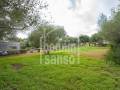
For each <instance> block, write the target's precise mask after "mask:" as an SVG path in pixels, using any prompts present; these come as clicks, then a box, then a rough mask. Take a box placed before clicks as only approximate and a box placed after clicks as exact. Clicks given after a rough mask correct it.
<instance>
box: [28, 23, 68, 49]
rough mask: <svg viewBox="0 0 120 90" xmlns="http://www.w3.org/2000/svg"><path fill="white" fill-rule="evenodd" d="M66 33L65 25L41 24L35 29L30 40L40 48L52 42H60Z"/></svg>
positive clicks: (34, 45)
mask: <svg viewBox="0 0 120 90" xmlns="http://www.w3.org/2000/svg"><path fill="white" fill-rule="evenodd" d="M65 35H66V32H65V30H64V28H63V27H60V26H53V25H47V26H40V27H39V28H38V30H35V31H33V32H32V33H31V34H30V36H29V40H30V42H31V45H32V46H33V47H36V48H39V47H40V46H46V45H50V44H56V43H58V42H59V41H60V40H61V38H63V37H64V36H65Z"/></svg>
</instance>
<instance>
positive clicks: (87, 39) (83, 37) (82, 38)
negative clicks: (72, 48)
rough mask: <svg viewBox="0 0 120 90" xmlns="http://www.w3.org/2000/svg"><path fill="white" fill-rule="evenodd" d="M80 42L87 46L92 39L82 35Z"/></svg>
mask: <svg viewBox="0 0 120 90" xmlns="http://www.w3.org/2000/svg"><path fill="white" fill-rule="evenodd" d="M79 40H80V43H83V44H86V43H87V42H89V40H90V38H89V36H87V35H81V36H80V37H79Z"/></svg>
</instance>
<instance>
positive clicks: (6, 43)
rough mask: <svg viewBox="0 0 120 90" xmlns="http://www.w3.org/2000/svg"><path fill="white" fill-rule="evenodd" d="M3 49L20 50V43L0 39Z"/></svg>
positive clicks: (0, 45)
mask: <svg viewBox="0 0 120 90" xmlns="http://www.w3.org/2000/svg"><path fill="white" fill-rule="evenodd" d="M0 50H1V51H20V43H19V42H13V41H11V42H10V41H0Z"/></svg>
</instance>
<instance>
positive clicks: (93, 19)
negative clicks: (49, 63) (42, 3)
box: [44, 0, 118, 36]
mask: <svg viewBox="0 0 120 90" xmlns="http://www.w3.org/2000/svg"><path fill="white" fill-rule="evenodd" d="M47 2H48V4H49V7H48V10H47V11H44V12H47V13H49V14H48V15H47V18H46V19H47V20H51V16H52V20H53V22H54V24H56V25H61V26H64V28H65V30H66V31H67V33H68V34H69V35H71V36H79V35H80V34H87V35H91V34H93V33H95V32H97V29H98V26H97V18H98V15H99V13H102V12H103V13H105V14H107V15H110V9H111V8H112V7H114V6H116V5H117V3H118V2H117V0H75V6H74V7H73V6H72V3H71V2H70V0H47ZM72 7H73V8H72Z"/></svg>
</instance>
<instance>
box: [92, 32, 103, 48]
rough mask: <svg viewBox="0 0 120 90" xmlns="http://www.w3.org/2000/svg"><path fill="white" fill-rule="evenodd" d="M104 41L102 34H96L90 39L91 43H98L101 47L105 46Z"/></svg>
mask: <svg viewBox="0 0 120 90" xmlns="http://www.w3.org/2000/svg"><path fill="white" fill-rule="evenodd" d="M103 41H104V39H103V37H102V36H101V34H100V33H95V34H93V35H92V36H91V38H90V42H92V43H98V44H99V45H101V46H102V45H103Z"/></svg>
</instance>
